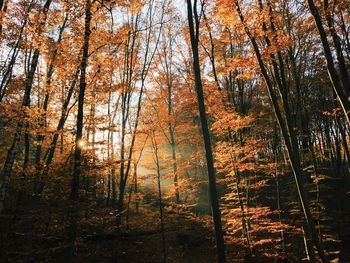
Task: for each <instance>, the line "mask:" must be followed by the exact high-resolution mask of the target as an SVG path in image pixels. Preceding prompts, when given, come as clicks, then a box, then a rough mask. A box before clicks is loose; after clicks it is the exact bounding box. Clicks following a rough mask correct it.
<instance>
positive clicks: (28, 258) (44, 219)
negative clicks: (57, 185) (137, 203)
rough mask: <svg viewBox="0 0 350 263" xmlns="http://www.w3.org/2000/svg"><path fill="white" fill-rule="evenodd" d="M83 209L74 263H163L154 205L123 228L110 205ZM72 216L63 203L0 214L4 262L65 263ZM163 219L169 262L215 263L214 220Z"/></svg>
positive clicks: (235, 257)
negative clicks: (70, 217) (70, 216)
mask: <svg viewBox="0 0 350 263" xmlns="http://www.w3.org/2000/svg"><path fill="white" fill-rule="evenodd" d="M79 207H80V209H79V213H78V214H79V217H78V218H79V219H78V229H77V239H76V260H75V262H117V263H124V262H125V263H127V262H128V263H129V262H130V263H134V262H135V263H142V262H150V263H151V262H152V263H153V262H154V263H156V262H163V261H162V255H163V252H162V251H163V250H162V238H161V237H162V236H161V231H160V227H159V225H160V223H159V213H158V212H159V211H158V210H157V208H156V207H151V206H147V207H140V210H139V212H138V213H135V212H134V213H131V214H130V215H129V218H128V220H127V221H128V223H127V224H126V218H125V217H124V223H123V225H122V226H121V227H120V226H119V227H118V226H117V224H116V216H115V212H114V210H113V209H111V208H109V207H106V206H104V205H98V204H97V203H96V202H85V203H80V204H79ZM68 215H69V213H68V209H67V206H64V205H63V204H61V206H58V205H57V204H56V205H55V206H53V205H52V204H51V205H49V204H41V205H34V206H33V205H24V204H22V205H19V206H17V208H16V210H15V211H11V212H8V213H5V214H3V215H1V216H0V226H1V229H0V231H1V232H0V233H1V236H0V244H1V245H0V262H11V263H13V262H16V263H17V262H67V251H68V250H69V246H68V245H67V244H68V240H67V239H68V238H67V236H68V235H67V233H68V229H69V216H68ZM164 219H165V244H166V255H167V257H166V258H167V261H166V262H167V263H172V262H174V263H197V262H198V263H201V262H206V263H211V262H216V250H215V242H214V235H213V230H212V226H211V220H210V217H203V216H200V217H197V216H195V215H193V214H191V213H186V212H181V213H179V211H173V210H169V209H165V214H164ZM227 252H228V253H227V254H228V255H227V256H228V262H247V261H245V260H244V250H243V249H242V248H238V247H234V246H230V245H229V246H228V247H227ZM251 262H276V261H273V260H267V259H263V258H260V259H258V258H255V259H254V260H253V261H251ZM288 262H292V261H288Z"/></svg>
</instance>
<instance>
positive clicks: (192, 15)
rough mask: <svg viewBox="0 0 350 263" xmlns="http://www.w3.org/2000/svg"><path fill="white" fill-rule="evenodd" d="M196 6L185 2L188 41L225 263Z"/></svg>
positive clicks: (221, 258)
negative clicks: (199, 49)
mask: <svg viewBox="0 0 350 263" xmlns="http://www.w3.org/2000/svg"><path fill="white" fill-rule="evenodd" d="M196 4H197V1H196V0H195V1H194V5H193V6H192V3H191V0H187V15H188V27H189V31H190V39H191V47H192V55H193V71H194V76H195V83H196V93H197V101H198V109H199V114H200V120H201V127H202V132H203V141H204V146H205V155H206V160H207V169H208V179H209V191H210V201H211V207H212V212H213V221H214V228H215V238H216V248H217V256H218V262H220V263H224V262H226V259H225V243H224V236H223V233H222V224H221V212H220V207H219V201H218V194H217V189H216V179H215V169H214V158H213V152H212V148H211V138H210V132H209V127H208V121H207V116H206V110H205V104H204V94H203V87H202V79H201V71H200V64H199V54H198V43H199V39H198V38H199V23H200V21H199V17H198V13H197V6H196ZM193 20H194V21H193ZM194 23H195V25H194Z"/></svg>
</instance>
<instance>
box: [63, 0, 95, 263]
mask: <svg viewBox="0 0 350 263" xmlns="http://www.w3.org/2000/svg"><path fill="white" fill-rule="evenodd" d="M91 18H92V15H91V0H86V2H85V28H84V42H83V54H82V59H81V64H80V82H79V95H78V115H77V124H76V129H77V130H76V137H75V152H74V165H73V178H72V185H71V192H70V199H71V201H72V202H71V205H70V211H69V214H70V227H69V233H68V238H69V246H70V253H69V262H75V240H76V235H77V220H78V202H77V201H78V198H79V179H80V175H81V152H82V139H83V138H82V137H83V125H84V123H83V121H84V97H85V89H86V69H87V66H88V57H89V41H90V35H91V29H90V24H91Z"/></svg>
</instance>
